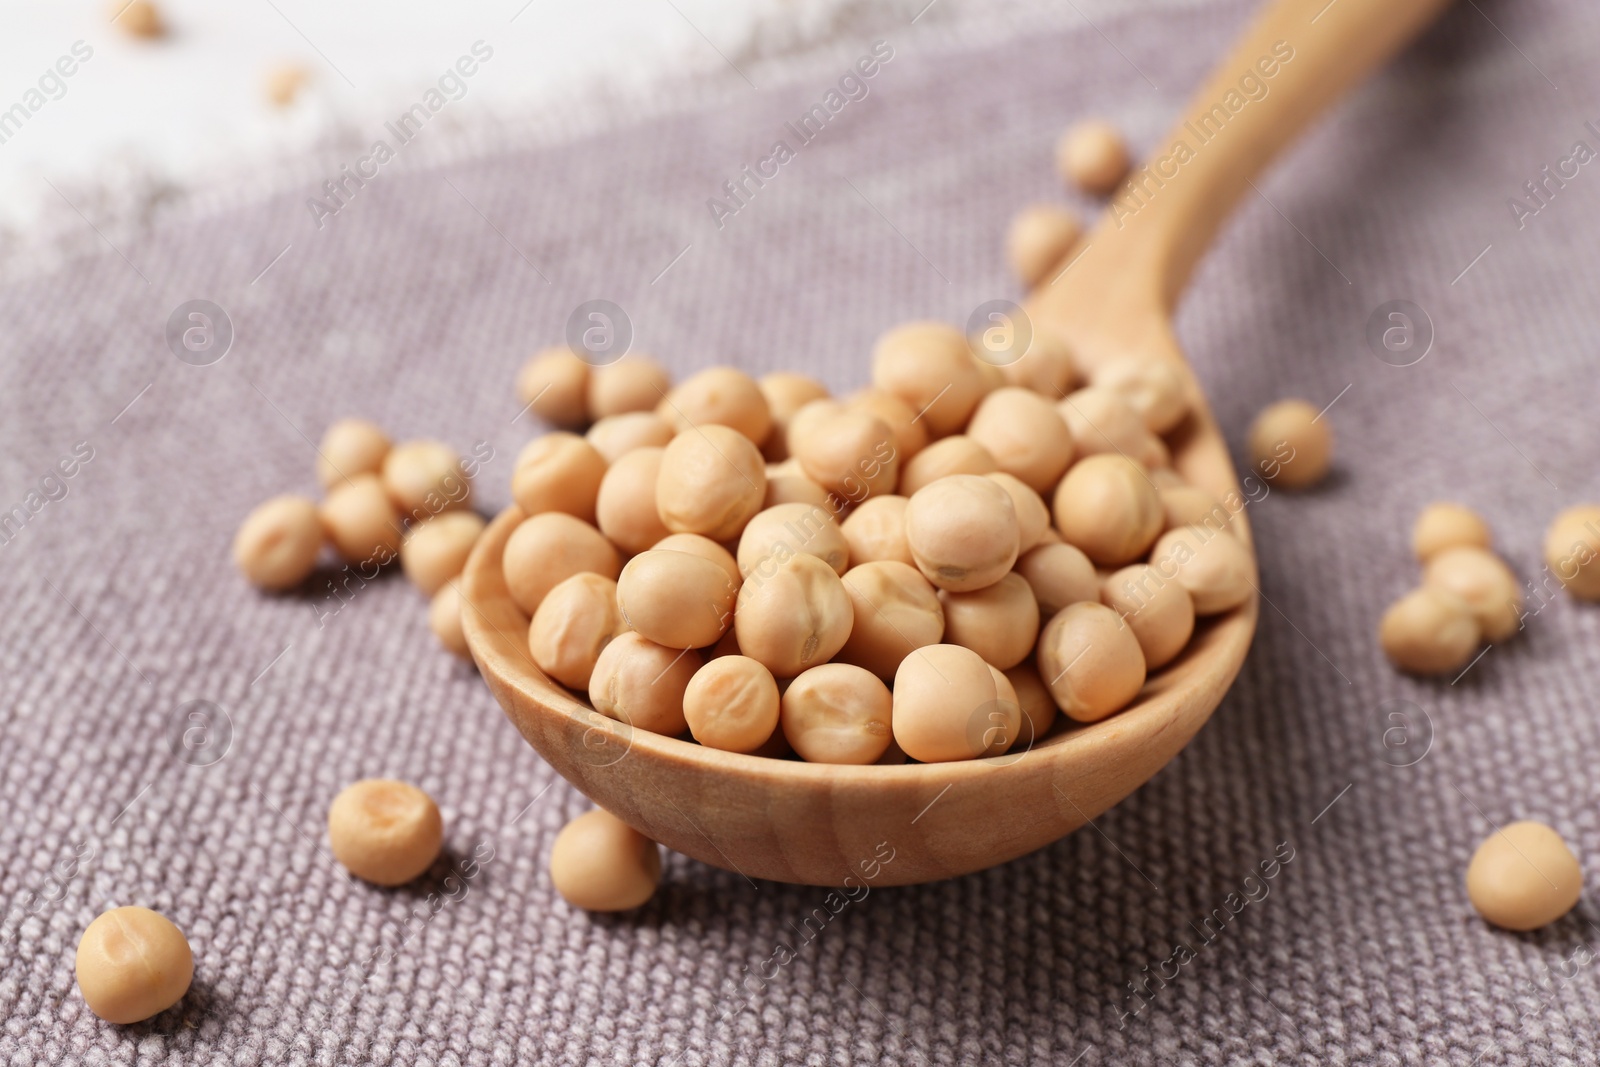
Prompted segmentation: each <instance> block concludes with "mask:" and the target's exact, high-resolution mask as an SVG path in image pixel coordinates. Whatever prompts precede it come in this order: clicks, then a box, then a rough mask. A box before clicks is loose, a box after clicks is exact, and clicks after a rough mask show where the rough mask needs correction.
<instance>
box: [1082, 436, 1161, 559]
mask: <svg viewBox="0 0 1600 1067" xmlns="http://www.w3.org/2000/svg"><path fill="white" fill-rule="evenodd" d="M1054 510H1055V519H1056V529H1057V530H1059V531H1060V532H1061V538H1062V540H1064V541H1066V542H1067V544H1069V545H1076V546H1077V547H1079V548H1081V549H1083V553H1084V555H1086V556H1088V557H1089V558H1090V559H1091V560H1093V561H1094V562H1096V563H1098V564H1101V565H1102V566H1107V567H1117V566H1121V565H1122V564H1124V563H1128V562H1130V561H1132V560H1135V559H1138V558H1139V557H1140V556H1143V555H1144V554H1145V552H1146V550H1148V549H1149V548H1150V546H1151V544H1152V543H1154V542H1155V539H1156V538H1157V537H1158V536H1159V535H1160V534H1161V528H1162V525H1163V524H1164V523H1165V521H1166V511H1165V509H1163V508H1162V506H1161V494H1160V493H1159V492H1157V491H1156V487H1155V486H1154V485H1152V484H1151V483H1150V479H1149V477H1148V476H1146V474H1145V472H1144V468H1142V467H1140V466H1139V465H1138V464H1137V463H1135V462H1134V461H1133V460H1131V459H1128V458H1126V457H1124V456H1119V455H1116V454H1115V453H1110V452H1102V453H1100V454H1098V455H1093V456H1089V457H1088V458H1087V459H1084V460H1081V461H1080V462H1078V463H1077V464H1075V465H1074V466H1073V468H1072V469H1071V470H1069V471H1067V476H1066V477H1065V478H1063V479H1061V484H1060V485H1059V486H1057V487H1056V496H1055V508H1054Z"/></svg>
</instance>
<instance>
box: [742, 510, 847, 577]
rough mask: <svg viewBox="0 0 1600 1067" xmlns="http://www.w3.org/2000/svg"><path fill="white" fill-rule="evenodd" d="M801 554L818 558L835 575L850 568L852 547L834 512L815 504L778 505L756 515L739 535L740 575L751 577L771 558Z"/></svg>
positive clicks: (780, 558)
mask: <svg viewBox="0 0 1600 1067" xmlns="http://www.w3.org/2000/svg"><path fill="white" fill-rule="evenodd" d="M798 552H804V553H806V554H807V555H811V556H816V557H817V558H818V559H820V560H821V561H822V562H824V563H826V564H827V565H828V566H830V567H832V568H833V569H834V572H835V573H836V574H843V573H844V572H845V571H846V570H847V569H848V568H849V566H850V546H849V545H848V544H846V543H845V539H844V531H842V530H841V529H839V524H838V523H837V522H835V521H834V519H833V515H832V513H830V512H829V511H828V510H827V509H826V508H819V507H817V506H816V505H815V504H779V505H778V506H777V507H775V508H768V509H767V510H765V511H763V512H760V513H759V514H757V515H756V517H755V518H753V519H751V520H750V522H749V524H748V525H747V526H745V528H744V533H742V534H741V535H740V536H739V555H738V562H739V572H740V573H741V574H749V573H750V572H751V571H753V570H755V569H756V568H757V567H758V566H760V565H761V563H762V562H763V561H765V560H767V559H768V558H777V559H779V560H782V559H784V558H786V557H788V556H792V555H794V554H796V553H798Z"/></svg>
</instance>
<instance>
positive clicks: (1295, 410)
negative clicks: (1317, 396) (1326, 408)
mask: <svg viewBox="0 0 1600 1067" xmlns="http://www.w3.org/2000/svg"><path fill="white" fill-rule="evenodd" d="M1249 450H1250V462H1251V463H1252V464H1254V466H1255V469H1256V472H1257V473H1258V474H1260V475H1261V477H1263V478H1265V479H1266V480H1267V481H1269V482H1271V483H1272V484H1273V485H1274V486H1275V487H1278V488H1281V489H1306V488H1309V487H1311V486H1313V485H1316V484H1317V483H1318V482H1320V481H1321V480H1322V477H1323V475H1325V474H1327V473H1328V465H1329V464H1330V463H1331V462H1332V461H1333V429H1332V427H1330V426H1329V425H1328V420H1327V419H1324V418H1321V417H1320V415H1319V413H1318V411H1317V408H1316V407H1315V406H1314V405H1312V404H1308V403H1306V402H1305V401H1304V400H1280V401H1278V402H1277V403H1276V404H1273V405H1271V406H1269V407H1268V408H1266V409H1265V410H1264V411H1262V412H1261V414H1259V415H1257V416H1256V419H1255V421H1254V422H1252V423H1251V424H1250V442H1249Z"/></svg>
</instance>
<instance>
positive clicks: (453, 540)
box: [400, 511, 484, 597]
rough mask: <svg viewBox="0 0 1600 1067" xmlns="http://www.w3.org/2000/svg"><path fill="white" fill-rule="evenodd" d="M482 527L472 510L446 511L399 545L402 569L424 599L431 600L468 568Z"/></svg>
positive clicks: (412, 532) (420, 526) (482, 523)
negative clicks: (420, 591) (469, 557)
mask: <svg viewBox="0 0 1600 1067" xmlns="http://www.w3.org/2000/svg"><path fill="white" fill-rule="evenodd" d="M483 528H484V522H483V518H482V517H481V516H479V515H477V514H476V513H474V512H471V511H447V512H445V513H444V514H442V515H435V516H434V517H433V518H431V519H424V520H423V521H422V522H420V523H418V524H417V525H415V526H413V527H412V528H411V532H410V533H408V534H407V535H406V539H405V542H404V543H403V544H402V545H401V546H400V566H401V567H402V568H403V569H404V570H405V572H406V577H407V578H409V579H411V584H413V585H415V586H416V587H417V588H418V589H420V590H422V595H423V596H426V597H432V596H433V595H434V594H435V593H437V592H438V591H439V590H440V589H441V588H443V587H444V583H446V582H448V581H449V580H450V579H452V578H454V577H455V576H456V575H458V574H460V573H461V572H462V570H464V569H465V568H466V565H467V557H468V556H470V555H471V554H472V546H473V545H475V544H477V543H478V538H479V537H480V536H481V535H482V534H483Z"/></svg>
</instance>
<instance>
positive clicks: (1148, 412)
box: [1090, 356, 1189, 433]
mask: <svg viewBox="0 0 1600 1067" xmlns="http://www.w3.org/2000/svg"><path fill="white" fill-rule="evenodd" d="M1090 380H1091V381H1093V382H1094V384H1095V385H1096V386H1098V387H1100V388H1103V389H1110V390H1111V391H1112V392H1114V393H1117V394H1119V395H1120V396H1121V397H1122V398H1123V399H1124V400H1126V401H1127V402H1128V404H1129V405H1130V406H1131V407H1132V408H1133V410H1134V411H1137V412H1138V413H1139V417H1140V418H1142V419H1143V420H1144V424H1145V426H1146V427H1148V428H1149V429H1150V431H1151V432H1152V433H1167V432H1168V431H1169V430H1172V429H1174V428H1176V427H1177V425H1178V423H1180V422H1182V421H1183V419H1184V416H1186V415H1188V414H1189V395H1188V392H1187V391H1186V390H1185V388H1184V384H1183V376H1182V375H1181V374H1179V373H1178V368H1177V367H1175V366H1173V365H1172V364H1171V363H1168V362H1166V361H1165V360H1160V359H1140V358H1138V357H1135V356H1119V357H1117V358H1116V359H1110V360H1107V361H1106V362H1104V363H1102V364H1100V365H1099V366H1098V367H1096V368H1095V369H1094V373H1093V374H1092V375H1091V376H1090Z"/></svg>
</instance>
